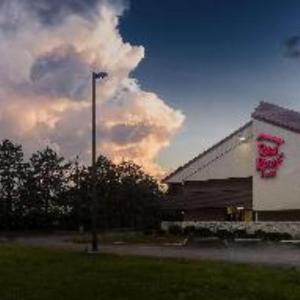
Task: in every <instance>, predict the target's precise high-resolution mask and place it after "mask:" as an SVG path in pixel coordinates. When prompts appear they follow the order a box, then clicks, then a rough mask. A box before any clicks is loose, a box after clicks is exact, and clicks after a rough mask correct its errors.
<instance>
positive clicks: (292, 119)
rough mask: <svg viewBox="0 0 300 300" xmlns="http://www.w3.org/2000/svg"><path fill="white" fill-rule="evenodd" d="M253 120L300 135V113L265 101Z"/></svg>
mask: <svg viewBox="0 0 300 300" xmlns="http://www.w3.org/2000/svg"><path fill="white" fill-rule="evenodd" d="M251 116H252V118H253V119H256V120H260V121H264V122H266V123H270V124H272V125H275V126H279V127H282V128H285V129H288V130H291V131H294V132H297V133H300V112H297V111H294V110H291V109H286V108H283V107H281V106H278V105H275V104H272V103H268V102H265V101H262V102H261V103H260V104H259V105H258V106H257V107H256V109H255V110H254V112H253V113H252V115H251ZM251 124H252V121H250V122H248V123H246V124H245V125H244V126H242V127H241V128H239V129H238V130H236V131H235V132H233V133H232V134H230V135H229V136H227V137H226V138H225V139H223V140H221V141H220V142H218V143H217V144H215V145H214V146H212V147H211V148H209V149H208V150H206V151H204V152H203V153H200V154H199V155H198V156H196V157H194V158H193V159H191V160H190V161H188V162H187V163H186V164H184V165H182V166H180V167H179V168H177V169H176V170H175V171H173V172H172V173H170V174H169V175H168V176H167V177H165V178H164V179H163V181H164V182H166V181H168V179H170V178H171V177H173V176H174V175H176V174H177V173H179V172H180V171H182V170H183V169H185V168H187V167H188V166H190V165H191V164H192V163H194V162H195V161H196V160H198V159H200V158H201V157H203V156H205V155H206V154H207V153H209V152H211V151H212V150H214V149H216V148H217V147H219V146H220V145H221V144H223V143H224V142H226V141H227V140H229V139H230V138H232V137H233V136H234V135H236V134H238V133H239V132H240V131H242V130H244V129H245V128H246V127H248V126H250V125H251Z"/></svg>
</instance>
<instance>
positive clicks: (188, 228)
mask: <svg viewBox="0 0 300 300" xmlns="http://www.w3.org/2000/svg"><path fill="white" fill-rule="evenodd" d="M195 230H196V228H195V226H193V225H191V226H186V227H184V229H183V233H184V235H193V234H194V233H195Z"/></svg>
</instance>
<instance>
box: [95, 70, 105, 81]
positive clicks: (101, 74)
mask: <svg viewBox="0 0 300 300" xmlns="http://www.w3.org/2000/svg"><path fill="white" fill-rule="evenodd" d="M107 76H108V74H107V73H106V72H98V73H96V72H93V78H94V79H96V80H97V79H104V78H105V77H107Z"/></svg>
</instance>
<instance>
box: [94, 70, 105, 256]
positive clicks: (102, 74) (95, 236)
mask: <svg viewBox="0 0 300 300" xmlns="http://www.w3.org/2000/svg"><path fill="white" fill-rule="evenodd" d="M107 76H108V75H107V73H105V72H100V73H95V72H93V82H92V206H91V209H92V211H91V213H92V252H94V253H95V252H98V236H97V214H98V205H97V189H96V185H97V174H96V173H97V172H96V171H97V170H96V81H97V79H104V78H105V77H107Z"/></svg>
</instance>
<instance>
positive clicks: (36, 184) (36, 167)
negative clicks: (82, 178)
mask: <svg viewBox="0 0 300 300" xmlns="http://www.w3.org/2000/svg"><path fill="white" fill-rule="evenodd" d="M70 166H71V164H70V163H69V162H66V161H65V159H64V158H63V157H62V156H60V155H58V154H57V153H56V152H55V151H54V150H53V149H51V148H49V147H46V148H45V149H44V150H42V151H37V152H36V153H34V154H32V156H31V158H30V171H29V172H28V178H27V184H28V188H27V192H28V195H27V196H28V197H29V198H31V197H32V199H34V201H35V203H34V205H33V206H32V207H33V208H34V211H33V212H34V213H38V214H39V215H40V217H41V219H42V221H43V223H42V224H44V225H46V226H49V225H50V224H51V223H53V222H54V221H55V222H58V221H61V218H62V216H63V215H64V214H66V212H67V211H68V209H69V207H68V205H67V203H66V202H65V201H64V199H62V196H63V195H64V194H65V193H66V190H67V189H68V173H69V171H70Z"/></svg>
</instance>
